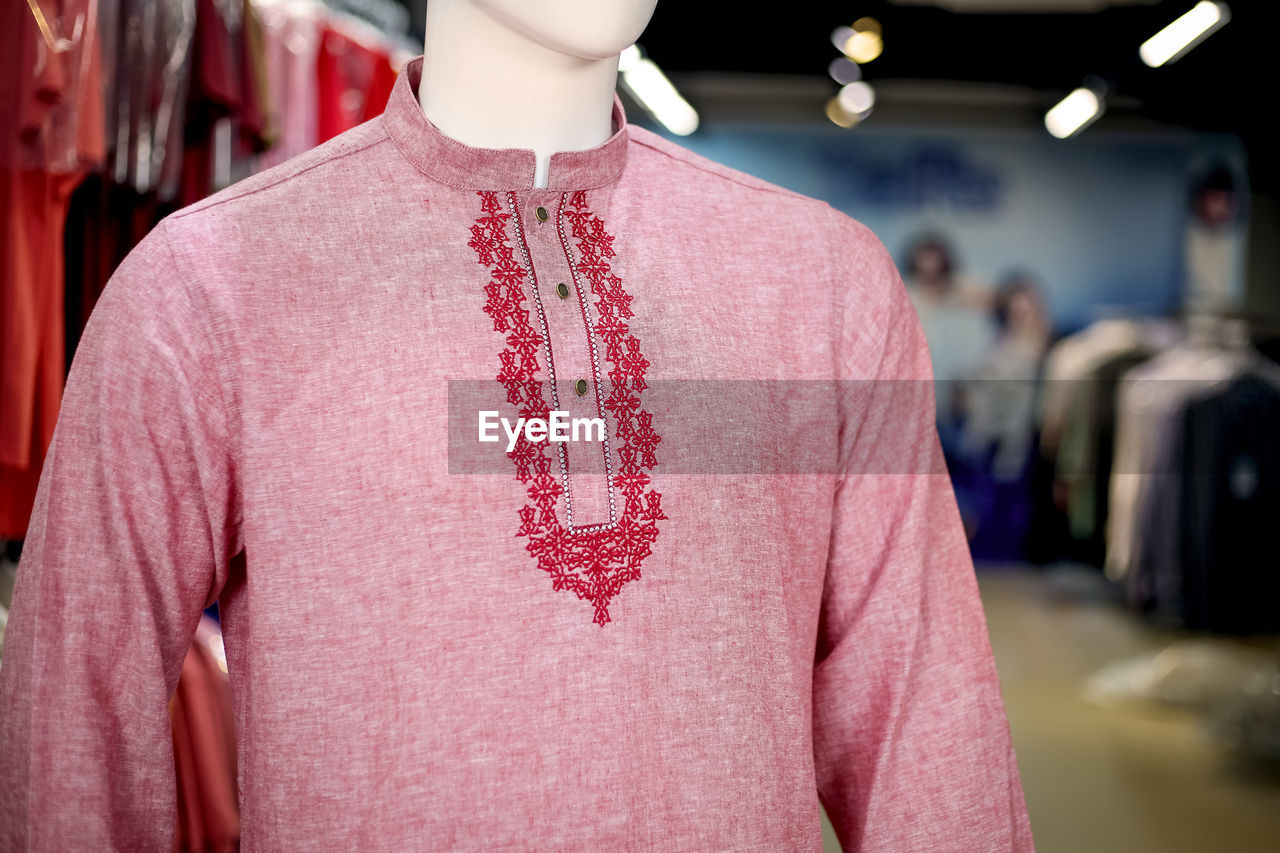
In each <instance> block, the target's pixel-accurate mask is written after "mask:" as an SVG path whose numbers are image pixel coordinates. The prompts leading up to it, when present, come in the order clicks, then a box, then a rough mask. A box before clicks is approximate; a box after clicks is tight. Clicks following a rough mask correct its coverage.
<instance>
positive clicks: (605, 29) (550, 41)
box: [431, 0, 658, 60]
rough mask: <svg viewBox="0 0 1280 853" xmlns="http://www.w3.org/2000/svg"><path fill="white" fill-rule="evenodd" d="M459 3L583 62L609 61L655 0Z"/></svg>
mask: <svg viewBox="0 0 1280 853" xmlns="http://www.w3.org/2000/svg"><path fill="white" fill-rule="evenodd" d="M457 1H458V0H454V2H457ZM431 2H440V0H431ZM462 2H469V3H471V4H472V5H474V6H475V7H476V8H478V9H481V10H483V11H484V12H485V13H486V14H488V15H489V16H491V17H492V18H493V19H494V20H496V21H499V22H501V23H502V24H504V25H505V26H507V27H508V28H510V29H511V30H512V31H514V32H516V33H519V34H520V35H522V36H524V37H525V38H528V39H530V40H531V41H534V42H537V43H538V44H541V45H542V46H544V47H546V48H549V49H551V50H554V51H557V52H559V53H563V54H567V55H569V56H575V57H578V58H580V59H587V60H598V59H609V58H610V57H614V56H617V55H618V54H619V53H621V52H622V51H623V49H624V48H626V47H627V46H629V45H631V44H632V43H633V42H635V40H636V39H638V38H639V37H640V34H641V33H643V32H644V29H645V27H647V26H648V25H649V19H650V18H652V17H653V10H654V7H656V6H657V5H658V0H462Z"/></svg>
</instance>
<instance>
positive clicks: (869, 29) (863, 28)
mask: <svg viewBox="0 0 1280 853" xmlns="http://www.w3.org/2000/svg"><path fill="white" fill-rule="evenodd" d="M853 28H854V29H855V30H857V31H858V32H860V33H875V34H876V35H878V36H882V35H884V29H883V28H882V27H881V26H880V22H879V21H877V20H876V19H875V18H871V17H867V18H859V19H858V20H856V21H854V22H853Z"/></svg>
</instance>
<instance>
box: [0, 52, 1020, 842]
mask: <svg viewBox="0 0 1280 853" xmlns="http://www.w3.org/2000/svg"><path fill="white" fill-rule="evenodd" d="M421 63H422V61H421V58H418V59H415V60H413V61H412V62H411V63H410V64H409V65H408V66H407V67H406V70H405V72H404V74H402V76H401V77H400V78H399V80H398V81H397V83H396V87H395V89H394V91H393V94H392V97H391V100H390V102H389V104H388V106H387V109H386V111H385V112H384V113H383V114H382V115H381V116H380V117H377V118H375V120H373V121H369V122H365V123H364V124H362V125H360V126H359V127H357V128H356V129H354V130H352V131H350V132H348V133H344V134H341V135H339V136H338V137H336V138H334V139H332V140H330V141H329V142H327V143H324V144H322V145H320V146H319V147H317V148H316V149H314V150H312V151H311V152H308V153H307V154H304V155H302V156H300V157H297V158H295V159H293V160H291V161H289V162H288V163H285V164H283V165H282V166H279V167H276V168H273V169H270V170H268V171H266V172H263V173H260V174H259V175H256V176H254V177H252V178H250V179H248V180H246V181H244V182H242V183H240V184H238V185H236V186H233V187H230V188H228V189H227V190H225V191H222V192H219V193H217V194H216V195H214V196H212V197H211V198H209V199H207V200H206V201H204V202H202V203H200V204H196V205H194V206H191V207H188V208H186V209H184V210H182V211H180V212H178V213H176V214H173V215H171V216H169V217H167V218H166V219H165V220H164V222H163V223H162V225H160V226H159V227H157V228H156V229H154V230H153V231H152V232H151V233H150V234H149V235H148V237H147V238H146V239H145V240H144V241H143V242H142V244H141V245H140V246H138V248H137V249H135V250H134V252H132V253H131V254H130V256H129V257H128V258H127V259H126V260H125V262H124V264H123V265H122V266H121V268H120V269H119V270H117V272H116V274H115V275H114V276H113V278H112V280H111V282H110V283H109V284H108V285H107V288H106V290H105V291H104V293H103V295H102V297H101V299H100V300H99V303H98V307H97V308H96V309H95V311H94V313H93V316H92V317H90V320H89V324H88V327H87V329H86V331H85V336H84V338H83V339H82V341H81V344H80V348H79V349H78V350H77V353H76V362H75V364H74V365H73V367H72V371H71V376H70V378H69V380H68V387H67V393H66V397H65V398H64V404H63V411H62V414H61V418H62V420H61V421H60V429H59V434H58V436H57V439H56V440H55V442H54V445H53V448H52V451H51V459H50V465H49V466H48V467H47V468H46V477H45V479H44V481H43V484H44V488H43V489H42V490H41V491H40V493H39V495H38V498H37V508H36V515H35V518H36V519H37V520H38V522H37V523H35V524H33V530H32V533H33V535H32V536H31V537H30V538H29V539H28V540H27V542H26V545H25V547H24V551H23V557H22V559H23V565H22V568H21V570H20V571H19V575H18V583H17V588H16V589H15V594H14V603H13V609H12V613H11V621H10V625H9V633H8V636H7V638H6V652H5V665H4V666H3V667H2V668H0V707H3V708H4V713H3V714H2V715H0V768H3V771H2V772H3V774H4V776H3V784H0V833H3V834H4V835H3V837H2V838H0V846H4V847H10V846H14V847H23V846H26V845H31V846H32V847H34V848H36V849H97V848H101V847H104V846H108V842H109V841H110V842H111V843H116V844H119V845H121V846H124V847H127V848H129V849H160V848H163V847H165V846H167V845H168V844H169V842H170V836H171V833H172V825H171V821H170V819H169V817H170V816H171V815H172V814H173V813H174V810H175V802H174V789H173V786H171V785H168V784H163V780H166V779H168V778H170V774H171V773H172V766H173V755H172V747H171V741H170V734H169V730H168V717H167V715H166V714H165V703H166V701H167V697H168V695H169V693H170V691H171V690H172V689H173V687H174V685H175V684H176V682H177V679H178V673H179V671H180V667H181V663H182V659H183V655H184V654H185V653H186V650H187V647H188V645H189V642H190V633H191V628H192V626H194V625H195V624H196V621H197V619H198V617H199V615H200V612H201V609H202V608H204V607H206V606H207V605H208V604H210V603H211V602H212V601H214V600H215V599H216V600H217V602H218V606H219V613H220V616H221V620H222V631H223V638H224V643H225V649H226V657H227V664H228V669H229V673H230V679H231V687H232V695H233V697H234V699H235V707H234V710H235V716H236V729H237V733H238V736H239V738H240V741H239V742H240V751H239V758H240V764H239V775H240V783H241V788H240V804H241V807H240V819H241V841H242V844H243V845H244V846H246V847H247V848H249V849H343V850H347V849H358V850H379V849H387V850H404V849H420V848H423V847H439V848H454V849H459V848H473V849H491V848H493V847H510V848H520V849H534V850H542V849H557V850H586V849H602V848H622V847H626V848H639V849H661V850H677V849H726V848H728V849H759V850H797V849H804V850H815V849H818V848H819V847H820V846H821V832H820V825H819V819H818V818H819V803H820V802H821V803H822V804H824V805H825V806H826V809H827V812H828V814H829V815H830V816H831V818H832V822H833V824H834V826H835V828H836V831H837V833H838V834H839V836H840V838H841V841H842V843H843V844H844V846H845V848H846V849H849V850H854V849H857V850H861V851H864V853H890V851H893V853H898V851H902V850H906V849H927V850H964V851H974V850H983V851H995V850H1000V851H1019V853H1021V851H1030V850H1031V849H1032V840H1031V835H1030V830H1029V824H1028V820H1027V814H1026V807H1025V803H1024V799H1023V794H1022V789H1021V785H1020V782H1019V777H1018V770H1017V764H1016V761H1015V757H1014V753H1013V749H1012V746H1011V740H1010V736H1009V727H1008V723H1007V720H1006V718H1005V715H1004V711H1003V706H1002V701H1001V695H1000V686H999V682H998V680H997V676H996V669H995V665H994V662H993V659H992V656H991V649H990V645H989V641H988V638H987V632H986V627H985V622H984V617H983V612H982V605H981V601H980V599H979V596H978V588H977V583H976V578H975V576H974V573H973V566H972V563H971V561H970V557H969V554H968V549H967V547H966V542H965V538H964V532H963V529H962V526H961V521H960V517H959V513H958V511H957V508H956V503H955V499H954V494H953V492H952V490H951V487H950V484H949V482H948V478H947V474H946V469H945V465H944V464H943V462H942V458H941V451H940V447H939V442H938V436H937V431H936V428H935V425H934V418H933V416H934V410H933V397H932V393H931V387H932V386H931V380H932V376H931V370H930V363H929V351H928V347H927V345H926V342H925V339H924V335H923V334H922V332H921V327H920V323H919V321H918V318H917V317H916V315H915V312H914V309H913V308H912V305H911V302H910V300H909V298H908V296H907V294H906V290H905V288H904V286H903V284H902V281H901V279H900V278H899V276H898V274H897V271H896V269H895V267H894V264H893V261H892V258H891V257H890V255H889V253H888V252H887V250H886V249H885V247H884V246H883V244H881V243H880V241H879V240H878V239H877V238H876V237H875V236H874V235H873V234H872V233H871V232H870V231H869V230H868V229H867V228H866V227H865V226H863V225H861V224H859V223H858V222H856V221H855V220H853V219H851V218H849V217H848V216H846V215H844V214H843V213H840V212H839V211H837V210H835V209H833V208H832V207H830V206H829V205H827V204H826V203H824V202H821V201H818V200H814V199H811V198H808V197H805V196H801V195H798V194H796V193H793V192H790V191H788V190H786V189H783V188H781V187H778V186H776V185H773V184H769V183H767V182H765V181H762V180H758V179H756V178H753V177H751V176H748V175H746V174H744V173H741V172H738V171H735V170H733V169H730V168H727V167H725V166H722V165H719V164H716V163H714V162H712V161H710V160H707V159H705V158H702V157H700V156H698V155H696V154H694V153H692V152H690V151H688V150H686V149H684V148H682V147H680V146H679V145H677V144H675V143H673V142H670V141H668V140H666V139H664V138H662V137H661V136H659V135H657V134H655V133H651V132H648V131H645V130H644V129H642V128H638V127H634V126H632V125H630V124H628V123H627V121H626V115H625V112H624V110H623V107H622V102H621V100H619V99H618V98H617V97H616V96H615V98H614V102H613V119H614V123H615V130H614V132H613V135H612V136H610V137H609V138H608V139H607V140H606V141H604V142H602V143H601V144H599V145H597V146H595V147H593V148H590V149H586V150H577V151H561V152H557V153H555V154H553V155H552V156H551V158H550V164H549V172H548V178H547V180H548V186H547V187H545V188H534V187H533V176H534V166H535V161H534V155H533V153H532V152H531V151H528V150H524V149H516V148H510V149H482V148H474V147H470V146H468V145H465V144H462V143H461V142H459V141H457V140H454V139H451V138H449V137H447V136H445V135H444V134H443V133H441V132H440V131H439V130H438V129H437V128H436V127H435V126H434V125H433V124H432V123H431V122H430V121H428V120H427V119H426V117H425V116H424V115H423V112H422V110H421V109H420V107H419V106H418V102H417V98H416V90H417V86H418V83H419V80H420V74H421ZM788 281H792V282H802V283H803V291H804V298H796V290H795V288H794V287H791V286H779V284H780V282H781V283H784V284H787V283H788ZM764 380H768V381H770V382H771V383H773V384H772V385H771V386H770V387H773V388H781V389H782V393H784V394H789V395H795V394H802V393H809V391H808V390H807V389H811V388H813V387H817V388H819V389H823V388H827V389H828V391H829V393H828V396H826V397H823V398H821V399H820V402H822V403H823V404H824V405H813V404H810V405H808V406H801V407H797V408H794V409H793V410H787V409H785V408H784V407H782V406H779V407H769V408H764V409H760V410H756V411H751V410H747V411H742V410H735V409H732V408H724V407H722V406H719V405H718V403H717V399H718V397H717V395H718V394H719V393H720V391H721V389H725V388H729V389H731V388H734V387H737V386H736V384H732V383H739V382H745V383H748V384H753V383H756V382H760V381H764ZM834 380H847V381H848V383H849V388H848V393H846V389H845V386H844V385H839V386H837V385H835V384H834ZM708 383H710V384H708ZM722 383H726V384H722ZM833 395H838V396H833ZM792 399H798V400H800V402H805V401H804V400H803V399H801V398H793V397H783V398H782V402H783V403H786V402H789V401H790V400H792ZM489 401H493V406H492V408H493V409H495V410H498V411H500V412H502V414H503V416H504V417H506V416H511V417H514V416H515V414H516V413H517V412H524V413H525V414H526V415H530V416H536V417H544V416H548V415H550V413H551V412H553V411H564V412H567V413H569V414H570V415H572V416H574V417H580V416H581V417H585V416H586V415H587V414H590V415H591V416H594V417H597V418H599V419H600V420H602V421H603V422H604V424H605V425H606V426H607V431H606V435H605V438H607V440H608V443H607V445H605V444H603V443H602V442H599V441H585V440H583V441H578V442H573V443H561V444H558V445H557V446H556V447H555V448H553V447H551V446H550V444H549V442H545V441H535V440H533V439H532V438H531V437H530V435H529V433H526V434H525V437H524V438H522V439H521V440H520V441H518V442H516V443H515V444H514V445H512V446H511V449H510V451H509V452H507V451H506V450H504V447H505V445H493V444H484V443H481V442H479V441H478V429H477V424H478V423H479V420H480V418H481V417H482V410H481V409H480V408H479V405H483V404H485V403H488V402H489ZM827 404H830V405H827ZM757 417H758V418H759V421H758V422H755V421H753V420H752V419H753V418H757ZM793 418H796V419H804V418H809V419H812V420H813V422H814V423H816V424H819V425H820V428H819V429H815V430H788V429H785V427H786V426H787V425H788V424H789V423H790V422H791V419H793ZM740 423H745V424H746V425H747V426H748V427H750V429H749V430H748V433H749V434H751V435H753V436H754V441H752V442H747V443H742V442H736V441H735V442H732V443H719V444H717V437H718V436H719V435H720V433H721V428H722V427H723V428H724V429H739V428H740V427H739V424H740ZM696 442H705V444H697V443H696ZM702 447H709V448H711V450H712V452H708V453H702V452H700V448H702ZM819 451H821V453H826V454H829V455H830V454H833V453H835V452H837V451H838V458H836V459H835V460H834V461H835V464H834V465H831V466H830V467H824V466H823V465H820V464H819V463H829V462H831V461H832V460H831V459H830V458H829V457H824V456H822V455H820V454H819ZM805 452H813V453H815V454H818V455H815V456H814V457H813V458H811V459H805V458H803V457H798V456H797V454H802V453H805ZM734 454H738V455H737V456H734ZM726 462H727V463H734V466H736V467H731V470H728V471H727V472H722V471H718V470H717V466H718V465H720V464H721V463H726ZM756 462H764V463H766V467H764V468H763V470H752V469H750V468H749V466H750V465H751V464H752V463H756ZM785 464H792V465H793V466H794V465H796V464H799V465H800V466H801V467H800V469H799V470H787V471H785V472H782V473H780V469H781V468H782V466H783V465H785ZM89 610H92V611H93V612H94V613H95V614H97V615H98V616H99V617H100V618H97V619H94V620H92V621H91V622H85V620H84V619H83V613H85V612H87V611H89ZM52 673H57V675H56V677H52V676H51V674H52ZM121 720H128V721H129V725H128V726H123V727H122V726H121V725H120V722H119V721H121ZM68 803H74V805H75V807H74V808H67V804H68Z"/></svg>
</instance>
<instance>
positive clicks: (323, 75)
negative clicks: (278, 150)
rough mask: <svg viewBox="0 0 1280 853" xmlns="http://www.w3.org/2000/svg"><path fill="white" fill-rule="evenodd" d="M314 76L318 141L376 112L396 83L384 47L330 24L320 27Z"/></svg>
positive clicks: (384, 102) (376, 113)
mask: <svg viewBox="0 0 1280 853" xmlns="http://www.w3.org/2000/svg"><path fill="white" fill-rule="evenodd" d="M316 77H317V83H318V86H319V97H320V105H319V107H320V117H319V127H318V132H319V136H320V140H319V141H320V142H324V141H325V140H327V139H331V138H333V137H335V136H337V135H338V134H339V133H342V132H343V131H345V130H350V129H351V128H353V127H355V126H356V125H358V124H361V123H362V122H365V121H368V120H369V119H371V118H373V117H374V116H376V115H379V114H380V113H381V112H382V111H383V109H384V108H385V107H386V106H387V98H389V97H391V89H392V88H393V87H394V86H395V83H396V72H395V70H394V69H393V68H392V67H391V57H390V54H389V53H387V51H386V50H384V49H382V48H381V47H379V46H375V45H372V44H367V43H365V42H363V41H360V40H357V39H356V38H354V37H353V36H352V35H350V34H348V33H347V32H345V31H344V30H343V29H342V28H341V25H335V24H332V23H330V24H326V25H325V26H324V27H323V28H322V35H321V39H320V52H319V55H318V56H317V57H316Z"/></svg>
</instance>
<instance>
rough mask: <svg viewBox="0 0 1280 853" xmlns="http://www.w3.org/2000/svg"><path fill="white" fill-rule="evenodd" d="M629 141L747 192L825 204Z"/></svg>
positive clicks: (650, 146) (642, 142) (651, 145)
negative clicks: (747, 190)
mask: <svg viewBox="0 0 1280 853" xmlns="http://www.w3.org/2000/svg"><path fill="white" fill-rule="evenodd" d="M631 140H632V141H633V142H634V143H635V144H636V145H641V146H643V147H645V148H648V149H649V150H650V151H655V152H657V153H658V154H661V155H662V156H664V157H667V158H670V159H672V160H676V161H677V162H680V163H683V164H685V165H686V166H688V167H689V168H691V169H697V170H698V171H699V172H706V173H707V174H708V175H714V176H715V177H717V178H720V179H722V180H725V181H728V182H730V183H733V184H737V185H738V186H740V187H746V188H747V189H749V190H756V191H758V192H764V193H773V194H774V195H782V196H789V197H791V198H795V199H803V200H804V201H811V202H817V203H819V204H826V202H825V201H823V200H822V199H819V198H814V197H813V196H807V195H805V194H804V193H798V192H796V191H795V190H789V189H787V188H786V187H781V186H771V187H761V186H756V185H754V184H749V183H746V182H745V181H741V180H739V179H737V178H735V177H733V176H732V175H725V174H722V173H720V172H716V171H714V170H712V169H708V168H707V167H706V166H702V165H700V164H698V163H694V162H692V161H690V160H686V159H685V158H683V157H677V156H676V155H675V154H672V153H671V152H670V151H666V150H663V149H662V148H659V147H658V146H656V145H653V144H651V143H649V142H647V141H645V140H643V139H638V138H636V137H635V136H632V137H631ZM720 165H722V166H723V164H720ZM724 168H726V169H728V168H732V167H731V166H724ZM756 180H759V181H763V178H756Z"/></svg>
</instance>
